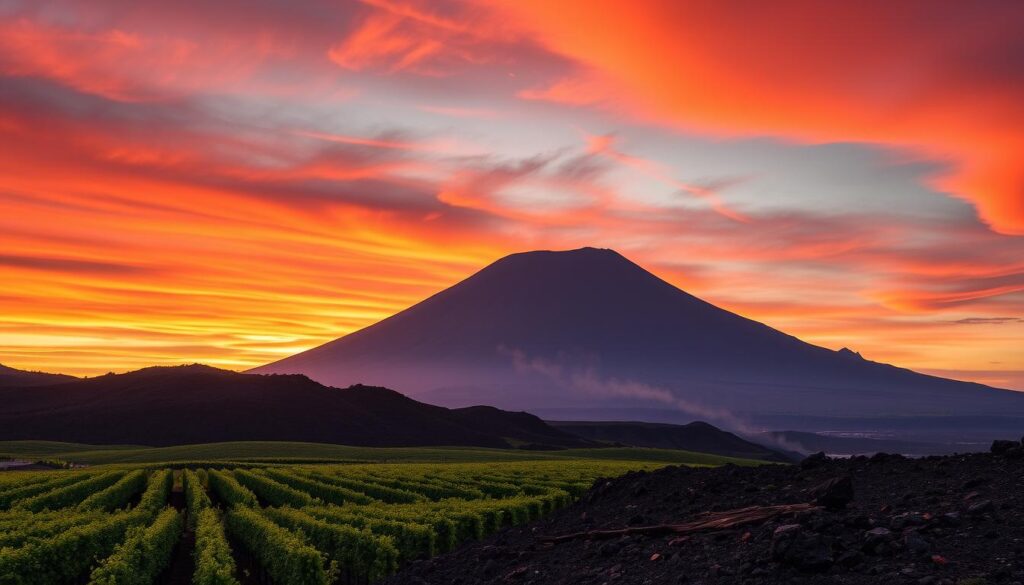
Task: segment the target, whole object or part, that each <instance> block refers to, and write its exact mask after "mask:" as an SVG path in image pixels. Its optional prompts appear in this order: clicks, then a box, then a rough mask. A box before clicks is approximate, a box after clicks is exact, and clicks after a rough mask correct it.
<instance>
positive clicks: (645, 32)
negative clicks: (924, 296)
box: [482, 0, 1024, 234]
mask: <svg viewBox="0 0 1024 585" xmlns="http://www.w3.org/2000/svg"><path fill="white" fill-rule="evenodd" d="M482 4H485V5H487V6H489V7H491V8H492V9H493V10H494V11H495V17H494V18H496V19H500V20H501V21H503V22H516V23H518V25H519V26H521V27H522V28H523V29H524V30H528V31H532V34H533V35H534V36H535V37H536V38H537V39H538V40H539V42H541V43H542V44H544V45H545V46H547V47H549V48H550V49H551V50H552V51H555V52H557V53H559V54H562V55H564V56H566V57H568V58H570V59H571V60H573V61H575V62H576V63H577V64H578V68H577V71H576V73H574V74H573V75H571V76H569V77H567V78H565V79H562V80H561V81H558V82H556V83H554V84H553V85H551V86H549V87H547V88H534V89H531V90H528V91H526V92H525V93H523V94H522V95H523V96H524V97H528V98H534V99H537V98H543V99H551V100H556V101H559V102H563V103H567V104H575V105H580V104H588V105H590V104H599V105H603V106H605V107H615V108H618V109H620V110H623V111H627V112H629V113H630V114H631V115H633V116H635V117H637V118H641V119H645V120H649V121H651V120H656V121H663V120H670V121H671V122H672V123H674V124H676V125H678V126H680V127H684V128H688V129H695V130H700V131H705V132H710V133H714V134H720V135H730V136H736V135H775V136H782V137H787V138H792V139H796V140H801V141H811V142H818V141H821V142H837V141H853V142H869V143H880V144H885V145H889V146H893V147H898V148H901V149H907V151H908V152H914V153H917V154H918V155H919V156H924V157H928V158H932V159H938V160H943V161H948V163H949V168H948V171H947V172H944V173H942V174H940V175H938V176H936V177H934V178H933V180H932V182H933V184H934V186H935V187H936V188H937V189H940V190H943V191H947V192H949V193H951V194H954V195H956V196H958V197H961V198H964V199H967V200H969V201H971V202H973V203H974V204H975V206H976V207H977V209H978V212H979V214H980V216H981V217H982V219H984V220H985V221H986V222H987V223H989V224H990V225H991V226H992V227H993V228H994V229H996V230H998V231H1001V232H1004V233H1009V234H1024V134H1022V133H1021V132H1020V128H1021V127H1024V108H1022V107H1021V106H1020V104H1021V103H1024V43H1022V41H1021V39H1022V37H1021V33H1020V31H1021V27H1022V23H1024V4H1021V3H1019V2H1001V3H987V4H985V5H984V6H979V5H977V4H973V3H948V2H946V3H938V4H937V3H934V2H928V1H924V0H917V1H915V2H899V3H880V2H869V3H864V2H856V3H834V2H787V3H782V4H780V3H762V4H752V3H749V2H736V1H721V2H703V3H692V2H676V1H674V0H640V1H637V2H629V3H611V2H597V3H595V2H592V1H589V0H565V1H559V2H550V1H547V0H545V1H540V0H523V1H521V2H508V3H504V2H502V3H497V2H490V1H487V0H484V1H483V2H482Z"/></svg>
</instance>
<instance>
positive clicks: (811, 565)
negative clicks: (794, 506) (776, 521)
mask: <svg viewBox="0 0 1024 585" xmlns="http://www.w3.org/2000/svg"><path fill="white" fill-rule="evenodd" d="M771 554H772V558H773V559H775V560H776V561H779V562H781V563H785V564H787V565H790V566H793V567H796V568H797V569H800V570H801V571H807V572H811V573H817V572H822V571H827V570H828V569H829V567H831V566H832V564H833V563H834V562H835V561H834V559H833V557H832V547H831V546H830V545H829V543H828V542H827V541H826V540H825V538H824V537H822V536H821V535H820V534H817V533H815V532H811V531H809V530H805V529H804V528H803V527H802V526H800V525H799V524H786V525H783V526H779V527H778V528H776V529H775V532H774V533H773V534H772V545H771Z"/></svg>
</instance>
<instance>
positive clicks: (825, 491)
mask: <svg viewBox="0 0 1024 585" xmlns="http://www.w3.org/2000/svg"><path fill="white" fill-rule="evenodd" d="M811 496H813V497H814V503H815V504H818V505H819V506H825V507H826V508H829V509H831V510H842V509H843V508H845V507H846V505H847V504H849V503H850V502H851V501H853V479H851V478H850V476H849V475H844V476H842V477H834V478H832V479H830V480H828V481H825V482H823V483H820V484H818V485H816V486H814V487H813V488H811Z"/></svg>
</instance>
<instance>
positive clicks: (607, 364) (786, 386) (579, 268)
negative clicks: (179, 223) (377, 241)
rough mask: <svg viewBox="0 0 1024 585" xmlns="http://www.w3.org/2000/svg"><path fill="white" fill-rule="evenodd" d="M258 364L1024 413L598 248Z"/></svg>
mask: <svg viewBox="0 0 1024 585" xmlns="http://www.w3.org/2000/svg"><path fill="white" fill-rule="evenodd" d="M254 371H255V372H258V373H302V374H305V375H307V376H309V377H311V378H313V379H315V380H317V381H319V382H321V383H324V384H328V385H332V386H347V385H351V384H355V383H363V384H371V385H380V386H387V387H390V388H396V389H398V390H399V391H401V392H403V393H406V394H408V395H410V396H413V397H415V398H416V399H418V400H423V401H427V402H431V403H434V404H442V405H445V406H465V405H469V404H490V405H494V406H497V407H500V408H511V409H515V410H527V411H530V412H534V413H539V414H542V415H544V416H546V417H548V418H558V419H575V420H599V419H600V420H648V421H662V422H683V421H690V420H694V419H705V420H712V421H716V422H717V423H723V424H725V425H726V426H731V427H733V428H736V427H737V426H742V425H741V424H740V422H738V421H742V420H751V419H756V418H758V417H761V418H762V419H763V418H764V417H771V416H777V417H804V418H807V417H824V418H830V419H838V418H843V419H850V418H853V417H874V418H879V417H882V418H884V417H926V418H927V417H935V416H951V415H957V416H990V415H1003V416H1007V415H1008V416H1014V417H1016V416H1021V415H1024V393H1017V392H1012V391H1009V390H1000V389H996V388H992V387H988V386H984V385H981V384H975V383H968V382H960V381H955V380H949V379H943V378H938V377H934V376H928V375H924V374H920V373H917V372H913V371H911V370H907V369H902V368H898V367H894V366H891V365H887V364H883V363H877V362H873V361H870V360H867V359H864V358H863V357H861V356H860V354H858V353H856V352H854V351H851V350H848V349H843V350H839V351H833V350H830V349H826V348H823V347H818V346H815V345H812V344H809V343H806V342H804V341H801V340H800V339H797V338H796V337H793V336H791V335H787V334H785V333H783V332H780V331H778V330H775V329H773V328H771V327H769V326H767V325H764V324H762V323H758V322H756V321H753V320H751V319H747V318H745V317H742V316H740V315H737V314H735V313H731V312H729V311H726V310H723V309H721V308H718V307H716V306H714V305H712V304H710V303H708V302H705V301H703V300H701V299H699V298H697V297H695V296H693V295H690V294H688V293H686V292H684V291H682V290H680V289H678V288H676V287H675V286H673V285H671V284H669V283H667V282H665V281H664V280H662V279H660V278H658V277H656V276H655V275H653V274H651V273H650V272H648V271H647V270H644V269H643V268H641V267H640V266H638V265H637V264H635V263H633V262H631V261H629V260H627V259H626V258H625V257H623V256H622V255H620V254H618V253H617V252H614V251H612V250H604V249H595V248H583V249H578V250H571V251H564V252H550V251H538V252H527V253H521V254H513V255H511V256H507V257H505V258H502V259H501V260H498V261H497V262H494V263H493V264H491V265H490V266H487V267H486V268H484V269H483V270H481V271H479V272H478V273H476V274H474V275H473V276H471V277H469V278H467V279H466V280H464V281H462V282H460V283H458V284H456V285H454V286H452V287H451V288H448V289H446V290H444V291H442V292H440V293H437V294H435V295H434V296H432V297H430V298H428V299H426V300H424V301H422V302H420V303H418V304H416V305H414V306H412V307H410V308H408V309H406V310H404V311H402V312H400V313H398V314H396V315H394V316H392V317H389V318H387V319H384V320H383V321H381V322H379V323H377V324H375V325H372V326H370V327H367V328H365V329H362V330H360V331H357V332H354V333H352V334H350V335H346V336H344V337H342V338H340V339H337V340H335V341H332V342H329V343H327V344H325V345H322V346H320V347H316V348H314V349H310V350H308V351H305V352H303V353H300V354H297V355H294V356H292V357H289V358H286V359H283V360H280V361H278V362H274V363H271V364H268V365H266V366H263V367H260V368H257V369H256V370H254ZM730 422H732V423H736V424H730Z"/></svg>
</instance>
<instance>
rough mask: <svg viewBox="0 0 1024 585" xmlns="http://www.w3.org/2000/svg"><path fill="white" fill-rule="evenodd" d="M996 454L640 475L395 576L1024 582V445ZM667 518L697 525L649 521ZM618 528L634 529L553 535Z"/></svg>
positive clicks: (813, 460)
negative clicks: (680, 527) (677, 527)
mask: <svg viewBox="0 0 1024 585" xmlns="http://www.w3.org/2000/svg"><path fill="white" fill-rule="evenodd" d="M993 451H994V452H993V453H985V454H972V455H959V456H946V457H928V458H923V459H907V458H904V457H901V456H899V455H884V454H879V455H875V456H873V457H855V458H852V459H828V458H826V457H825V456H824V455H817V456H812V457H810V458H808V459H806V460H805V461H804V462H803V463H801V464H799V465H765V466H761V467H755V468H744V467H735V466H726V467H720V468H715V469H690V468H686V467H669V468H665V469H662V470H659V471H656V472H652V473H633V474H630V475H627V476H624V477H621V478H618V479H614V480H601V481H599V482H597V483H596V484H595V487H594V488H593V489H592V490H591V491H590V492H589V493H588V494H587V495H585V496H584V497H583V498H582V499H581V500H580V501H579V502H578V503H576V504H574V505H573V506H571V507H569V508H566V509H564V510H562V511H561V512H558V513H556V514H554V515H553V516H551V517H550V518H548V519H546V520H543V521H540V522H537V523H534V524H531V525H528V526H523V527H519V528H514V529H510V530H506V531H504V532H501V533H498V534H496V535H494V536H493V537H491V538H489V539H487V540H485V541H481V542H478V543H474V544H471V545H469V546H466V547H464V548H461V549H459V550H457V551H455V552H453V553H451V554H448V555H444V556H441V557H437V558H435V559H432V560H428V561H419V562H416V563H414V564H412V565H411V566H409V567H408V568H407V569H406V570H405V571H403V572H402V573H399V574H398V575H395V576H394V577H392V578H391V579H390V580H389V581H388V583H389V584H390V585H395V584H403V585H406V584H416V585H422V584H427V583H429V584H438V585H441V584H444V585H458V584H466V585H469V584H477V583H522V584H545V585H548V584H552V585H553V584H569V583H572V584H591V583H592V584H604V583H609V584H661V583H682V584H708V585H711V584H719V583H721V584H808V585H810V584H819V583H821V584H824V583H829V584H832V583H836V584H843V583H849V584H868V583H870V584H883V583H884V584H901V583H911V584H920V585H929V584H932V585H943V584H948V585H983V584H985V585H995V584H1012V583H1024V448H1022V446H1021V444H1020V443H1016V442H997V444H995V445H993ZM780 504H809V505H805V506H795V507H790V508H786V509H783V510H782V511H783V512H785V513H783V514H781V515H776V516H772V515H773V514H775V513H776V510H774V509H765V508H764V507H766V506H775V505H780ZM749 507H755V508H754V509H753V510H747V511H745V512H743V513H742V514H736V513H734V512H732V511H734V510H736V509H743V508H749ZM801 508H806V509H801ZM723 511H727V512H728V513H727V514H724V515H723V514H718V515H714V516H712V517H711V518H710V520H712V522H713V523H717V525H718V526H721V525H726V526H728V525H729V524H730V522H733V521H735V522H739V523H740V524H739V525H735V526H732V527H726V528H716V527H715V526H711V527H708V526H706V525H705V526H700V525H697V524H695V523H698V522H701V521H707V520H708V519H709V518H708V516H707V515H706V513H707V512H723ZM759 516H760V517H763V516H770V517H769V518H767V519H763V518H762V519H757V518H758V517H759ZM744 521H747V522H746V523H743V522H744ZM665 524H687V525H688V528H690V529H692V530H690V531H687V532H672V531H670V530H671V529H669V528H654V527H657V526H659V525H665ZM622 529H629V531H631V532H632V533H631V534H613V535H607V534H604V535H602V534H589V535H581V536H578V537H572V538H568V539H566V540H561V541H557V542H552V541H551V539H550V537H557V536H565V535H571V534H574V533H587V532H590V533H593V532H594V531H602V530H622Z"/></svg>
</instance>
